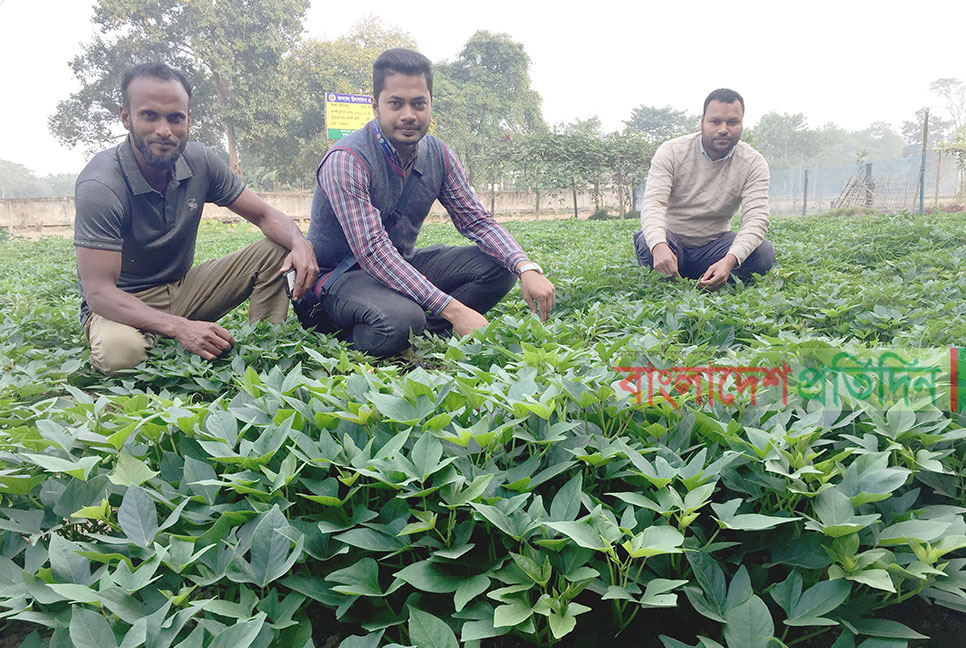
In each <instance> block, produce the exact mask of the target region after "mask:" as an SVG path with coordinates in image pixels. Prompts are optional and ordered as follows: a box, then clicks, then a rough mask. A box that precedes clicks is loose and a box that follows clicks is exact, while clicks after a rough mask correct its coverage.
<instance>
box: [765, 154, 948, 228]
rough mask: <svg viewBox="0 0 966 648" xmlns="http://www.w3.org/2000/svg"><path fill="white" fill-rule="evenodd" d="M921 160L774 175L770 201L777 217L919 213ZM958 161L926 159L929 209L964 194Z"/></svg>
mask: <svg viewBox="0 0 966 648" xmlns="http://www.w3.org/2000/svg"><path fill="white" fill-rule="evenodd" d="M921 163H922V158H921V157H919V156H916V157H908V158H898V159H894V160H882V161H876V162H869V163H863V164H859V165H853V166H825V167H823V166H818V165H813V166H809V167H799V168H794V169H774V168H773V169H771V183H770V185H769V188H768V201H769V203H770V206H771V211H772V213H773V214H805V213H816V212H823V211H827V210H829V209H831V208H833V207H835V206H836V203H837V202H838V203H839V206H850V207H852V206H867V207H871V208H873V209H879V210H882V211H894V212H899V211H903V210H905V211H915V210H917V209H918V208H919V173H920V166H921ZM959 176H960V173H959V169H958V167H957V166H956V161H955V159H954V158H952V157H949V156H940V155H939V154H938V153H935V152H930V153H928V154H927V155H926V174H925V178H926V179H925V206H926V207H927V208H928V207H931V206H933V204H934V203H935V202H936V201H937V200H939V201H941V200H943V199H949V198H952V197H953V196H955V195H956V194H957V193H958V192H959V190H960V179H959Z"/></svg>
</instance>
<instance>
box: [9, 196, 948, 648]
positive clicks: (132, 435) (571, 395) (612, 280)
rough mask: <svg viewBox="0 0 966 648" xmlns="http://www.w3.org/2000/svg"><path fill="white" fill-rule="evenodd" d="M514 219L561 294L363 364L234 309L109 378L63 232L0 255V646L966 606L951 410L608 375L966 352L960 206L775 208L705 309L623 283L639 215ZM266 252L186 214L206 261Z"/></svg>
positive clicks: (788, 641)
mask: <svg viewBox="0 0 966 648" xmlns="http://www.w3.org/2000/svg"><path fill="white" fill-rule="evenodd" d="M509 227H510V229H511V231H512V233H513V234H514V236H515V237H516V238H517V239H518V240H519V241H520V242H521V243H522V244H523V246H524V247H525V248H526V249H527V250H528V251H530V252H531V256H532V258H534V260H536V261H538V262H539V263H541V264H542V265H543V266H544V267H545V268H547V270H548V273H549V275H550V276H551V278H552V279H553V280H554V282H555V284H556V286H557V289H558V305H557V308H556V309H555V311H554V316H553V318H552V320H551V321H550V322H549V323H547V324H545V325H544V324H541V323H540V322H539V321H538V320H536V319H534V318H532V317H530V316H529V315H528V314H527V313H526V309H525V306H524V304H523V301H522V299H521V298H520V295H519V293H518V292H517V291H515V292H514V293H513V294H511V295H510V296H509V297H507V298H506V299H505V300H504V301H503V302H502V303H501V304H500V305H499V306H498V307H497V310H496V312H495V313H494V317H493V318H492V323H491V325H490V327H489V328H488V329H486V330H485V331H483V332H481V333H479V334H477V335H476V336H475V337H473V338H468V339H465V340H452V339H435V338H429V339H424V338H421V339H417V340H414V344H415V347H414V352H413V353H412V354H411V355H410V356H407V357H406V358H404V359H400V360H397V361H392V362H381V363H377V362H375V361H373V360H372V359H371V358H368V357H366V356H363V355H361V354H358V353H356V352H354V351H352V350H351V349H348V348H346V347H345V346H344V345H343V344H341V343H339V342H337V341H335V340H332V339H329V338H325V337H319V336H315V335H310V334H307V333H305V332H303V331H301V330H300V329H299V328H298V326H297V324H296V323H295V322H292V321H290V322H288V323H286V324H285V325H283V326H281V327H272V326H270V325H267V324H260V325H257V326H253V327H252V326H248V325H247V324H246V323H245V322H244V311H243V309H239V310H238V311H236V312H234V313H232V314H231V315H229V316H228V317H227V318H226V321H225V322H224V323H225V324H226V326H228V327H229V328H230V329H231V330H232V331H233V332H234V334H235V338H236V340H237V341H238V343H237V344H236V346H235V348H234V349H233V350H232V351H231V352H230V353H229V354H228V355H227V356H226V357H225V358H223V359H220V360H219V361H217V362H214V363H210V364H209V363H206V362H203V361H201V360H200V359H198V358H197V357H195V356H191V355H189V354H187V353H185V352H184V351H183V350H182V349H180V348H179V347H178V346H177V345H176V344H174V343H173V342H171V341H164V342H162V343H160V344H159V345H158V346H157V347H156V349H155V350H154V351H153V352H152V356H151V358H150V361H149V362H148V363H147V364H146V365H144V366H142V367H140V368H138V369H135V370H132V371H130V372H128V373H127V374H125V375H123V376H120V377H117V378H112V379H108V378H103V377H101V376H98V375H96V374H94V373H92V372H91V371H90V370H89V369H88V368H87V365H86V360H87V355H88V354H87V351H86V349H85V347H84V344H83V339H82V333H81V331H80V327H79V325H78V323H77V319H76V312H77V304H78V296H77V293H76V287H75V283H74V282H75V279H74V257H73V251H72V246H71V243H70V241H68V240H60V239H49V240H43V241H40V242H37V243H30V242H26V241H22V240H14V239H6V240H0V366H2V371H3V373H2V377H0V636H11V633H12V632H14V631H15V630H22V629H24V628H25V626H26V627H27V628H30V627H34V628H35V629H36V633H35V634H32V635H30V636H29V637H27V638H26V639H25V640H24V643H23V645H25V646H42V645H48V646H69V645H74V646H98V647H99V648H110V647H112V646H126V647H136V646H140V645H145V646H186V647H187V646H202V647H204V646H208V647H209V648H210V647H212V646H214V647H220V646H227V645H231V646H233V647H234V648H243V647H245V646H296V647H298V648H302V647H303V646H309V645H321V644H322V643H324V642H325V641H326V640H327V639H328V638H329V637H330V636H337V637H338V639H339V640H340V641H341V645H342V646H344V647H345V648H357V647H359V646H377V645H393V644H395V645H411V646H419V647H420V648H422V647H429V646H433V647H437V646H456V645H465V646H476V645H491V642H492V641H494V640H493V639H491V638H492V637H499V636H504V635H508V634H512V635H514V636H515V637H516V641H519V642H521V643H526V644H534V645H542V646H549V645H551V644H554V643H556V642H557V641H561V642H563V643H564V644H567V643H569V642H570V641H571V640H572V639H573V638H574V637H583V638H584V640H587V638H588V637H590V638H595V639H591V640H596V641H598V642H600V643H603V644H604V645H606V644H608V643H613V642H614V641H615V639H614V635H615V633H617V632H619V631H621V630H624V629H626V634H624V635H621V637H620V638H619V639H616V640H620V641H624V640H627V637H633V639H634V640H635V641H637V642H638V645H643V646H664V647H665V648H680V647H681V646H693V645H695V642H697V645H698V646H702V647H705V648H707V647H711V646H727V647H728V648H739V647H741V648H749V647H751V648H754V647H758V646H760V647H762V648H764V647H766V646H793V645H799V646H801V645H831V644H832V643H833V642H834V645H835V647H836V648H845V647H852V646H864V647H865V648H873V647H874V646H890V647H892V646H896V647H898V646H907V645H912V644H913V643H915V642H916V641H917V640H918V639H917V638H918V637H921V635H919V634H918V633H917V632H916V631H915V630H913V629H912V628H911V627H909V626H908V625H905V624H903V623H899V622H896V621H893V620H891V619H890V618H889V607H890V606H892V605H894V604H896V603H899V602H902V601H904V600H907V599H910V598H913V597H917V596H919V597H925V598H926V600H928V601H931V602H934V603H936V604H941V605H945V606H948V607H951V608H953V609H955V610H959V611H960V612H962V611H964V610H966V594H964V591H966V573H964V571H963V570H964V568H966V556H964V554H963V547H966V521H964V518H963V513H964V510H963V508H962V507H961V504H962V501H963V496H964V491H963V477H962V475H963V462H964V446H963V436H964V432H963V423H964V420H963V417H962V415H959V414H953V415H950V413H948V412H943V411H941V410H939V409H937V408H935V407H933V406H932V405H930V404H928V403H919V404H918V405H917V406H915V407H906V406H903V405H902V403H892V402H881V403H874V404H871V405H863V404H862V403H853V404H852V407H846V408H844V409H824V410H820V409H817V408H814V407H810V406H808V405H807V404H806V403H804V402H802V401H796V400H795V399H794V398H793V399H792V402H791V404H790V405H789V406H787V407H786V406H783V405H781V404H780V403H768V402H760V403H759V405H758V406H757V407H754V406H751V405H750V404H749V403H747V402H744V401H741V400H739V401H738V402H736V403H735V404H734V405H733V406H731V407H725V406H723V405H720V404H716V405H713V406H712V405H708V404H702V405H698V404H696V403H695V402H693V399H690V400H689V399H687V398H685V399H684V402H682V406H681V408H680V409H674V408H671V407H670V406H668V405H666V404H661V403H655V405H654V406H646V405H645V406H644V407H640V406H638V405H637V404H636V403H635V402H634V401H633V399H632V398H629V397H628V395H627V394H625V393H624V392H623V390H622V389H620V387H619V381H620V379H621V378H622V377H623V376H622V375H621V374H618V373H617V372H616V371H615V370H614V367H615V366H633V365H646V364H648V363H653V364H654V365H655V366H669V365H688V364H705V363H708V362H709V361H710V362H715V363H718V364H722V365H732V366H733V365H753V366H754V365H767V366H772V365H774V364H778V363H780V362H781V361H782V359H784V358H791V357H793V356H794V357H802V356H803V355H807V354H808V353H809V352H810V350H821V349H825V348H829V347H836V348H845V349H849V350H853V351H856V352H858V351H861V350H862V349H864V348H874V349H881V348H883V347H896V348H915V347H922V348H928V347H936V348H943V347H948V346H949V345H953V344H956V343H961V342H962V340H964V339H966V300H964V299H963V297H964V296H963V286H964V285H966V282H964V280H966V276H964V272H966V271H964V269H963V268H964V267H966V265H964V263H963V262H964V255H966V252H964V250H963V248H962V245H961V243H960V242H961V240H962V239H963V234H964V232H963V224H962V221H961V219H960V217H959V216H957V215H933V216H926V217H923V218H922V219H917V218H912V217H909V216H895V217H886V216H881V215H875V216H861V217H854V218H819V217H813V218H807V219H794V220H793V219H782V220H778V221H777V222H775V223H774V225H773V228H772V231H771V232H770V238H771V239H772V240H773V241H774V242H775V245H776V249H778V250H779V265H778V266H777V267H776V268H775V270H774V271H773V272H772V273H770V274H769V275H768V276H766V277H765V278H763V279H762V280H760V281H758V282H757V283H755V284H753V285H748V286H732V287H728V288H727V289H725V290H723V291H721V292H719V293H710V294H709V293H705V292H701V291H698V290H697V289H695V288H694V286H693V284H691V283H689V282H683V281H682V282H668V281H664V280H661V279H660V278H658V277H656V276H655V275H654V274H652V273H650V272H648V271H645V270H643V269H641V268H639V267H637V266H636V265H635V264H634V263H633V259H632V245H631V233H632V231H633V229H634V228H635V227H634V224H633V223H629V222H615V221H597V222H573V221H565V222H564V221H560V222H550V223H548V222H536V223H511V224H510V225H509ZM257 235H258V234H257V232H255V231H253V230H251V229H250V228H245V227H238V228H235V227H225V226H220V225H215V224H208V223H206V224H205V227H204V228H203V231H202V233H201V236H200V237H199V249H198V259H197V260H198V261H202V260H205V259H207V258H211V257H214V256H219V255H222V254H225V253H227V252H229V251H231V250H234V249H237V248H238V247H240V246H241V245H243V244H245V243H247V242H250V241H252V240H254V239H255V238H256V237H257ZM459 241H460V239H459V237H458V235H457V234H456V233H455V232H454V231H453V230H452V227H450V226H442V225H439V226H427V228H426V230H425V232H424V236H423V241H422V243H423V244H427V243H433V242H443V243H457V242H459ZM662 608H673V610H674V614H673V615H671V616H668V615H662V614H661V609H662ZM814 642H820V643H814Z"/></svg>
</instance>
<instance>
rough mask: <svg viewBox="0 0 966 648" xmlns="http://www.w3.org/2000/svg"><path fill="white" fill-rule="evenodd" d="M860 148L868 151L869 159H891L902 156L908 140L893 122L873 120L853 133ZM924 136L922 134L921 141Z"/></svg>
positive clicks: (873, 160) (874, 160)
mask: <svg viewBox="0 0 966 648" xmlns="http://www.w3.org/2000/svg"><path fill="white" fill-rule="evenodd" d="M853 135H854V137H855V139H856V144H857V147H858V149H859V150H861V151H866V152H868V154H869V155H868V161H869V162H877V161H881V160H891V159H893V158H897V157H901V156H902V149H903V148H904V147H905V145H906V142H905V140H904V139H902V135H900V134H899V133H897V132H896V131H895V129H894V128H893V127H892V125H891V124H888V123H886V122H881V121H880V122H873V123H871V124H869V125H868V126H866V127H865V128H864V129H862V130H860V131H855V132H854V133H853ZM921 141H922V137H921V136H920V142H921Z"/></svg>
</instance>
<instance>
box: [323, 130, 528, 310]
mask: <svg viewBox="0 0 966 648" xmlns="http://www.w3.org/2000/svg"><path fill="white" fill-rule="evenodd" d="M383 154H386V151H383ZM393 154H394V155H393V156H392V157H390V156H388V155H387V157H388V158H389V161H390V163H391V164H392V165H393V166H394V167H396V168H401V170H402V173H403V176H404V177H406V176H408V175H409V173H411V172H412V168H413V164H414V163H415V162H416V156H417V154H418V147H413V155H412V156H411V157H410V158H409V162H408V163H407V164H406V165H405V167H402V165H401V164H400V160H399V157H398V155H396V154H395V151H393ZM443 155H444V161H445V164H446V177H445V179H444V181H443V188H442V191H440V194H439V196H438V197H437V198H438V200H439V202H440V204H442V205H443V207H445V208H446V211H447V212H449V215H450V218H451V219H452V220H453V224H454V225H455V226H456V229H457V230H458V231H459V232H460V234H462V235H463V236H465V237H466V238H468V239H470V240H471V241H473V242H474V243H476V244H477V245H478V246H479V248H480V249H481V250H482V251H483V252H484V253H485V254H487V255H488V256H489V257H491V258H492V259H494V260H495V261H496V262H497V263H499V264H501V265H503V266H504V267H506V268H507V269H509V270H510V271H513V269H514V268H515V267H516V265H517V264H518V263H520V262H521V261H526V260H527V255H526V253H525V252H524V251H523V250H522V249H521V248H520V245H519V244H518V243H517V242H516V241H515V240H514V239H513V237H512V236H510V233H509V232H507V231H506V229H504V227H503V226H502V225H500V224H499V223H497V222H496V221H495V220H494V219H493V216H491V215H490V213H489V212H488V211H487V210H486V208H485V207H484V206H483V203H481V202H480V199H479V198H478V197H477V195H476V193H475V192H474V191H473V189H472V188H470V185H469V181H468V180H467V178H466V173H465V172H464V171H463V167H462V166H461V165H460V163H459V160H457V159H456V156H455V155H453V153H452V151H450V150H449V147H447V146H446V145H445V144H443ZM394 158H395V159H394ZM369 179H370V175H369V169H368V168H367V167H366V165H365V164H363V162H362V161H361V160H360V159H359V158H357V157H356V156H355V155H353V154H352V153H351V152H349V151H346V150H336V151H333V152H332V153H330V154H329V157H328V158H327V159H326V161H325V164H324V165H323V166H322V169H321V170H320V172H319V181H320V182H321V185H322V190H323V191H324V192H325V195H326V196H327V197H328V199H329V202H330V204H331V205H332V209H333V211H334V212H335V215H336V218H338V220H339V224H340V225H342V231H343V232H345V235H346V239H347V240H348V242H349V247H350V248H351V249H352V253H353V255H355V257H356V259H358V260H359V265H360V266H362V268H363V269H364V270H365V271H366V272H368V273H369V274H370V275H371V276H373V277H375V278H376V279H378V280H379V281H380V282H382V283H383V284H385V285H386V286H388V287H389V288H392V289H393V290H395V291H396V292H398V293H401V294H403V295H406V296H408V297H409V298H411V299H412V300H413V301H415V302H416V303H418V304H420V305H421V306H422V307H423V308H424V309H426V310H427V311H429V312H431V313H433V314H437V315H438V314H439V313H440V312H441V311H442V310H443V309H444V308H446V306H447V305H448V304H449V303H450V301H452V299H453V298H452V297H450V296H449V295H447V294H446V293H444V292H443V291H442V290H440V289H439V288H437V287H436V286H434V285H433V284H432V283H431V282H430V281H429V280H428V279H427V278H426V277H425V276H423V274H422V273H420V272H419V271H418V270H416V268H414V267H413V266H411V265H410V264H409V262H408V261H406V260H405V259H404V258H403V257H402V255H401V254H399V251H398V250H397V249H396V248H395V246H394V245H393V244H392V241H391V240H390V239H389V234H388V233H387V232H386V230H385V228H384V227H383V226H382V219H381V218H380V215H379V210H378V209H376V208H375V207H374V206H373V204H372V199H371V198H370V196H369Z"/></svg>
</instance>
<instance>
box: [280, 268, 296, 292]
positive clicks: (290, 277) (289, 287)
mask: <svg viewBox="0 0 966 648" xmlns="http://www.w3.org/2000/svg"><path fill="white" fill-rule="evenodd" d="M283 276H284V277H285V294H286V295H288V298H289V299H292V291H293V290H295V268H291V269H289V270H288V271H286V272H285V274H284V275H283Z"/></svg>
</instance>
